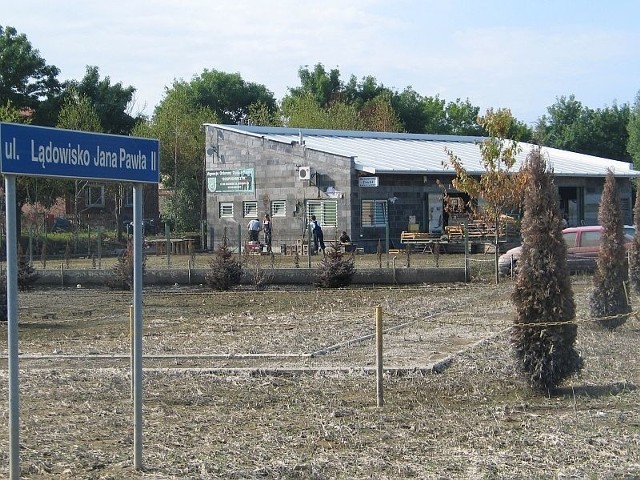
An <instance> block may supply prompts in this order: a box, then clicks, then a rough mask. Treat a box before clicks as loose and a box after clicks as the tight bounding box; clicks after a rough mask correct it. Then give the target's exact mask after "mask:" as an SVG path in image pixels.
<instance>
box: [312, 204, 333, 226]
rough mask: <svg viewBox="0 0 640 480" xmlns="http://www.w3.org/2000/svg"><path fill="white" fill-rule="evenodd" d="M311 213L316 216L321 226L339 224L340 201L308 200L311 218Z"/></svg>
mask: <svg viewBox="0 0 640 480" xmlns="http://www.w3.org/2000/svg"><path fill="white" fill-rule="evenodd" d="M311 215H315V216H316V220H318V221H319V222H320V226H322V227H323V228H324V227H337V226H338V202H337V201H336V200H307V218H308V219H309V220H311Z"/></svg>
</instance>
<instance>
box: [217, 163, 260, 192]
mask: <svg viewBox="0 0 640 480" xmlns="http://www.w3.org/2000/svg"><path fill="white" fill-rule="evenodd" d="M255 189H256V186H255V170H254V169H253V168H242V169H240V170H209V171H208V172H207V191H208V192H210V193H243V192H244V193H250V192H254V191H255Z"/></svg>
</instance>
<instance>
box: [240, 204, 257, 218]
mask: <svg viewBox="0 0 640 480" xmlns="http://www.w3.org/2000/svg"><path fill="white" fill-rule="evenodd" d="M242 215H243V216H245V217H252V218H257V217H258V202H242Z"/></svg>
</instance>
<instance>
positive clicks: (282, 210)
mask: <svg viewBox="0 0 640 480" xmlns="http://www.w3.org/2000/svg"><path fill="white" fill-rule="evenodd" d="M271 216H272V217H286V216H287V201H286V200H273V201H272V202H271Z"/></svg>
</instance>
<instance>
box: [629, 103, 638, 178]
mask: <svg viewBox="0 0 640 480" xmlns="http://www.w3.org/2000/svg"><path fill="white" fill-rule="evenodd" d="M627 133H628V134H629V141H628V143H627V152H628V153H629V155H631V158H632V160H633V165H634V166H635V168H636V169H637V168H640V91H639V92H638V94H637V95H636V100H635V102H634V103H633V107H632V108H631V110H630V112H629V123H628V124H627Z"/></svg>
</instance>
